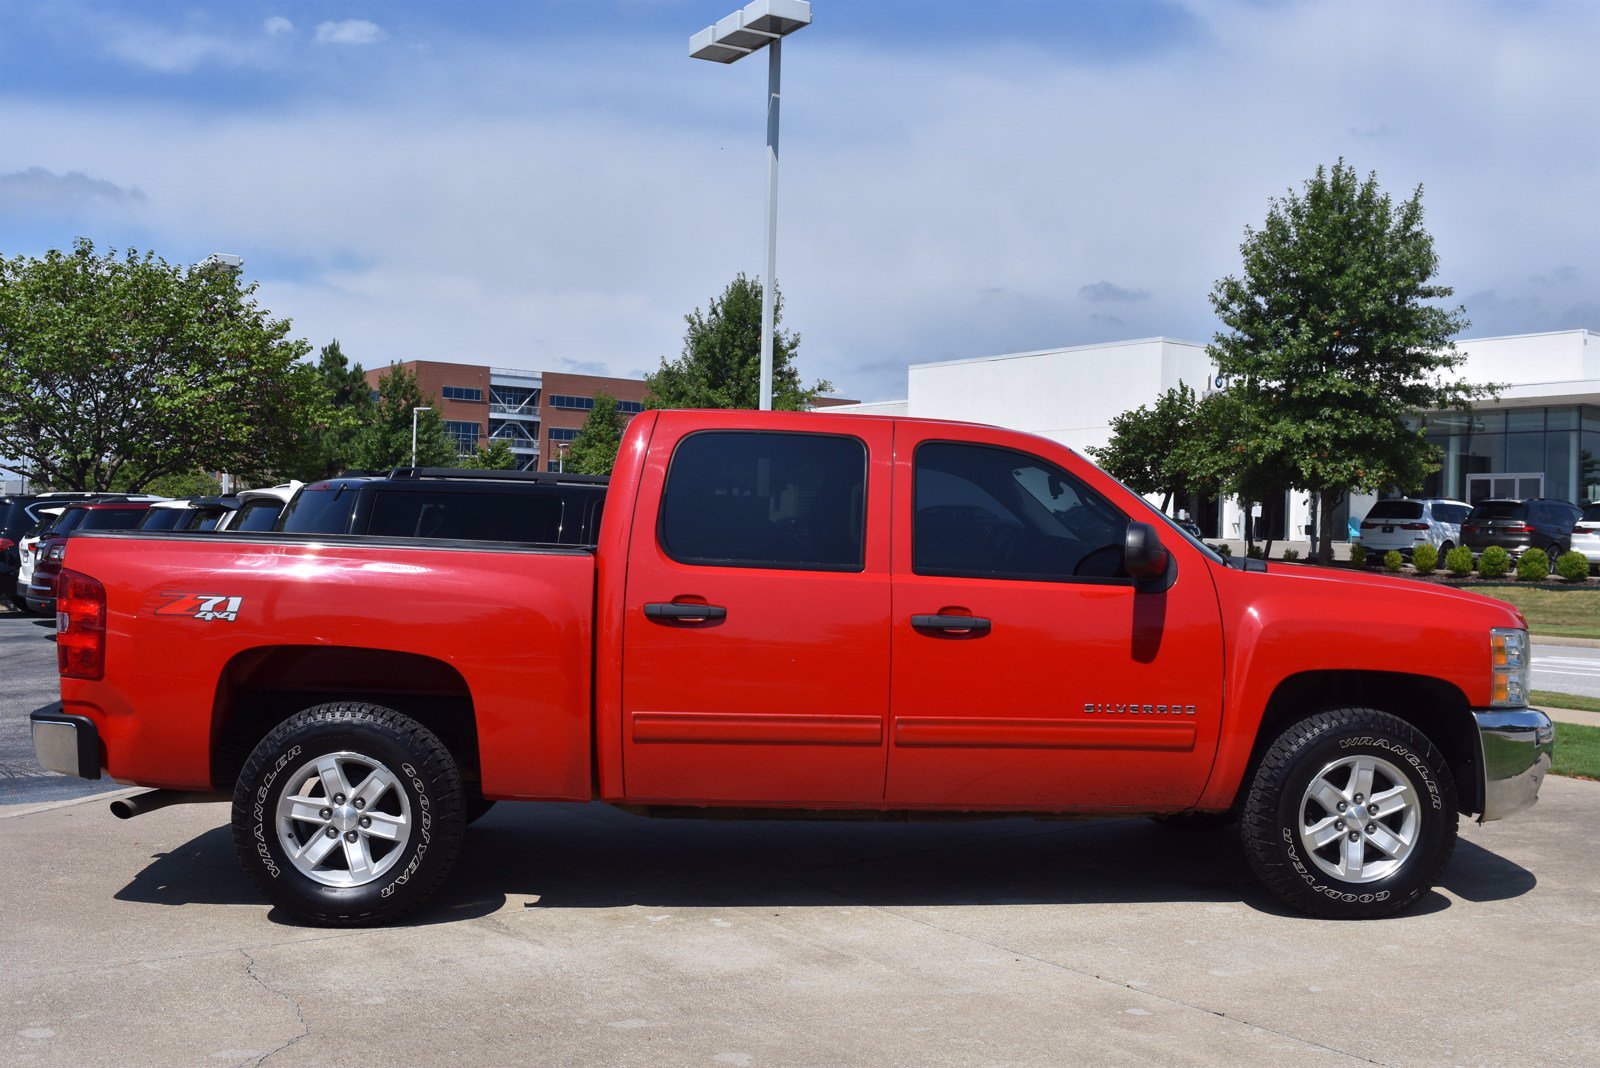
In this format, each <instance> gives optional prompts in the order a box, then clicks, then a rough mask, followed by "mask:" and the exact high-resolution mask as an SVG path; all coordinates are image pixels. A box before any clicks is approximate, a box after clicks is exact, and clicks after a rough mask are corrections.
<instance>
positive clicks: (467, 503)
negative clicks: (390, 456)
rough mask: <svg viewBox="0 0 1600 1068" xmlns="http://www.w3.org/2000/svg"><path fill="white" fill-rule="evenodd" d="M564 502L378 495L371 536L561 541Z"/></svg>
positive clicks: (523, 496) (524, 496)
mask: <svg viewBox="0 0 1600 1068" xmlns="http://www.w3.org/2000/svg"><path fill="white" fill-rule="evenodd" d="M561 513H562V507H561V498H560V497H557V496H555V495H553V494H540V495H533V494H528V493H493V492H457V493H452V492H449V491H444V490H400V489H379V490H378V491H377V492H375V493H374V494H373V495H372V512H371V514H370V515H369V516H368V519H367V528H366V533H368V534H372V535H376V536H378V537H388V538H453V539H456V540H460V541H537V542H558V541H560V540H561Z"/></svg>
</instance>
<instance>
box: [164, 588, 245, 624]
mask: <svg viewBox="0 0 1600 1068" xmlns="http://www.w3.org/2000/svg"><path fill="white" fill-rule="evenodd" d="M162 596H163V597H171V598H172V600H170V601H167V602H166V603H165V604H163V605H161V606H159V607H158V608H157V609H156V615H158V616H190V617H192V618H194V619H208V620H209V619H220V620H224V621H226V622H228V623H233V622H236V621H237V620H238V618H239V605H240V604H241V603H243V601H244V598H243V597H229V596H228V595H227V594H225V593H165V594H162Z"/></svg>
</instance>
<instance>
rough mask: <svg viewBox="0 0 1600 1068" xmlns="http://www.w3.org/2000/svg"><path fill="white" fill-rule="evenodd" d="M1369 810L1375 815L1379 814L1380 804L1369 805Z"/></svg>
mask: <svg viewBox="0 0 1600 1068" xmlns="http://www.w3.org/2000/svg"><path fill="white" fill-rule="evenodd" d="M1367 811H1368V812H1370V813H1372V814H1373V815H1374V816H1376V815H1377V814H1378V806H1377V805H1368V806H1367Z"/></svg>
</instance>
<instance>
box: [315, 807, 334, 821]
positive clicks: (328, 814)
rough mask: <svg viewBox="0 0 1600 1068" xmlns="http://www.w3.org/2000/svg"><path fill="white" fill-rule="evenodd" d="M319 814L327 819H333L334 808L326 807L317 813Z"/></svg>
mask: <svg viewBox="0 0 1600 1068" xmlns="http://www.w3.org/2000/svg"><path fill="white" fill-rule="evenodd" d="M317 815H319V816H321V817H322V818H323V819H325V820H331V819H333V809H331V808H325V809H323V810H322V811H321V812H319V813H317Z"/></svg>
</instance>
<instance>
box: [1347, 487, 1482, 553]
mask: <svg viewBox="0 0 1600 1068" xmlns="http://www.w3.org/2000/svg"><path fill="white" fill-rule="evenodd" d="M1470 511H1472V506H1471V505H1469V504H1467V503H1466V502H1465V501H1453V500H1450V499H1448V498H1444V497H1397V498H1395V499H1393V500H1387V501H1379V502H1378V503H1377V504H1375V505H1373V506H1372V510H1371V511H1369V512H1368V513H1367V517H1366V518H1365V519H1363V520H1362V521H1361V544H1362V545H1365V546H1366V547H1367V559H1369V560H1371V561H1372V562H1374V563H1376V562H1377V561H1378V560H1379V559H1381V558H1382V557H1383V554H1384V553H1386V552H1389V551H1390V550H1394V551H1396V552H1398V553H1399V554H1400V555H1401V556H1404V557H1406V558H1407V559H1410V557H1411V553H1412V551H1413V550H1414V549H1416V547H1417V546H1419V545H1431V546H1433V547H1434V548H1435V549H1438V550H1439V563H1440V564H1443V563H1444V556H1445V554H1446V553H1448V552H1449V551H1450V550H1451V549H1454V548H1455V547H1456V546H1457V545H1460V544H1461V524H1462V523H1463V522H1464V521H1465V520H1466V518H1467V513H1468V512H1470Z"/></svg>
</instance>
